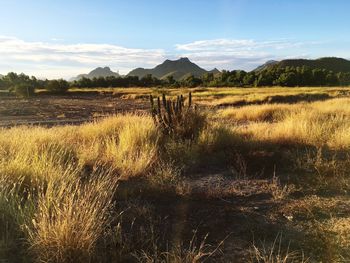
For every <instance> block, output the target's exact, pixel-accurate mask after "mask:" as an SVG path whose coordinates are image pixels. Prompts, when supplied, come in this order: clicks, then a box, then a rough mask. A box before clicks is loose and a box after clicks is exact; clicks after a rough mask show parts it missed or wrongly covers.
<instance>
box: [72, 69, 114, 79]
mask: <svg viewBox="0 0 350 263" xmlns="http://www.w3.org/2000/svg"><path fill="white" fill-rule="evenodd" d="M98 77H120V75H119V73H117V72H113V71H112V70H111V69H110V68H109V67H104V68H101V67H98V68H95V69H94V70H92V71H90V72H89V73H88V74H80V75H78V76H76V77H75V78H72V79H70V80H71V81H74V80H80V79H82V78H87V79H93V78H98Z"/></svg>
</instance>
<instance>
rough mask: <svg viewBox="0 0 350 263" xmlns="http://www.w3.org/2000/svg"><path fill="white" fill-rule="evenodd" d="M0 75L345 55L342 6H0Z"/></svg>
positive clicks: (199, 0)
mask: <svg viewBox="0 0 350 263" xmlns="http://www.w3.org/2000/svg"><path fill="white" fill-rule="evenodd" d="M0 7H1V9H0V58H1V59H0V73H2V74H4V73H7V72H8V71H16V72H24V73H27V74H31V75H36V76H39V77H48V78H58V77H63V78H69V77H71V76H74V75H76V74H78V73H85V72H88V71H90V70H91V69H93V68H95V67H97V66H110V67H111V68H112V69H113V70H115V71H120V72H121V73H123V74H124V73H127V72H128V71H129V70H131V69H133V68H135V67H138V66H142V67H154V66H155V65H156V64H158V63H161V62H162V61H163V60H165V59H167V58H169V59H176V58H179V57H183V56H187V57H189V58H190V59H191V60H192V61H194V62H196V63H198V64H199V65H200V66H202V67H204V68H206V69H211V68H214V67H217V68H219V69H230V70H232V69H245V70H250V69H253V68H254V67H256V66H257V65H260V64H262V63H264V62H265V61H267V60H270V59H277V60H279V59H284V58H299V57H303V58H317V57H322V56H339V57H344V58H348V59H349V58H350V45H349V44H350V34H349V31H350V20H349V19H348V12H349V10H350V1H346V0H332V1H330V0H318V1H315V0H186V1H185V0H168V1H167V0H143V1H141V0H138V1H137V0H128V1H118V0H115V1H111V0H100V1H92V0H85V1H82V0H70V1H68V0H35V1H34V0H32V1H28V0H0Z"/></svg>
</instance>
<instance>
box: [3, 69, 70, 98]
mask: <svg viewBox="0 0 350 263" xmlns="http://www.w3.org/2000/svg"><path fill="white" fill-rule="evenodd" d="M69 87H70V84H69V82H68V81H66V80H63V79H57V80H47V79H46V80H41V79H37V78H35V77H34V76H32V77H29V76H27V75H25V74H23V73H22V74H16V73H14V72H10V73H8V74H7V75H6V76H3V77H2V78H0V89H2V90H9V91H10V92H13V93H16V94H17V95H21V96H31V95H33V94H34V92H35V89H46V90H47V91H48V92H51V93H64V92H66V91H67V90H68V89H69Z"/></svg>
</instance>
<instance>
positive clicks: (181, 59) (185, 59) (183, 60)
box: [179, 57, 191, 62]
mask: <svg viewBox="0 0 350 263" xmlns="http://www.w3.org/2000/svg"><path fill="white" fill-rule="evenodd" d="M179 61H182V62H191V61H190V60H189V59H188V58H187V57H182V58H180V59H179Z"/></svg>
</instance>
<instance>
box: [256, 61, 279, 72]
mask: <svg viewBox="0 0 350 263" xmlns="http://www.w3.org/2000/svg"><path fill="white" fill-rule="evenodd" d="M278 63H279V61H276V60H269V61H267V62H265V63H264V64H262V65H261V66H259V67H257V68H256V69H254V70H253V71H255V72H260V71H263V70H264V69H267V68H269V67H270V66H273V65H276V64H278Z"/></svg>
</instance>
